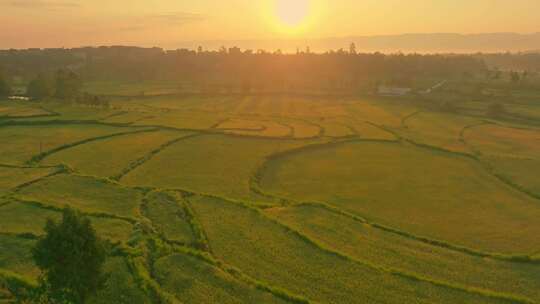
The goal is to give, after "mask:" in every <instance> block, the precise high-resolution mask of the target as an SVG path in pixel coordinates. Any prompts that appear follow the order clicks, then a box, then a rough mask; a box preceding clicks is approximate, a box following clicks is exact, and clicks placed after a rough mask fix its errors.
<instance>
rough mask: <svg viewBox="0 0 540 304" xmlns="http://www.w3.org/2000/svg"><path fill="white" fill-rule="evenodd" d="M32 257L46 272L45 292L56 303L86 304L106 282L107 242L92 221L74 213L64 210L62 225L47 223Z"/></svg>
mask: <svg viewBox="0 0 540 304" xmlns="http://www.w3.org/2000/svg"><path fill="white" fill-rule="evenodd" d="M32 254H33V257H34V260H35V262H36V265H37V266H38V267H39V268H40V269H41V271H42V276H41V287H42V288H41V289H42V290H44V292H43V293H44V294H45V297H46V298H47V299H49V300H50V302H52V303H76V304H80V303H84V301H85V299H86V298H87V297H88V296H89V295H91V294H93V293H95V292H97V290H98V288H99V287H100V286H101V284H102V282H103V275H102V265H103V263H104V262H105V250H104V246H103V242H102V241H101V240H100V239H99V238H98V236H97V235H96V232H95V230H94V228H93V227H92V225H91V223H90V220H88V218H85V217H83V216H82V215H80V214H79V213H78V212H76V211H74V210H73V209H70V208H65V209H64V210H63V213H62V221H61V222H60V223H56V222H54V221H52V220H48V221H47V224H46V225H45V236H44V237H43V238H42V239H41V240H39V241H38V243H37V244H36V247H35V248H34V249H33V252H32ZM43 297H44V296H43V294H42V295H41V298H43Z"/></svg>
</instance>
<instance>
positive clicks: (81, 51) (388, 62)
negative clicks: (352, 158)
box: [0, 44, 487, 92]
mask: <svg viewBox="0 0 540 304" xmlns="http://www.w3.org/2000/svg"><path fill="white" fill-rule="evenodd" d="M0 66H3V67H4V69H6V70H7V71H8V73H9V74H10V75H18V76H19V77H22V78H24V79H26V80H30V79H33V78H36V77H37V76H38V75H40V74H50V73H53V72H54V71H56V70H58V69H66V68H68V69H69V70H71V71H73V72H75V73H77V74H78V75H80V77H81V79H83V80H84V81H134V82H137V81H163V80H170V81H177V82H179V83H183V84H186V85H187V86H193V87H197V88H201V89H202V90H203V91H215V90H218V89H219V90H222V91H225V92H226V91H234V90H236V91H239V90H240V91H276V90H281V91H284V90H286V91H296V90H310V89H324V90H333V91H354V90H358V89H361V88H366V87H369V86H373V85H374V84H376V83H382V82H384V83H389V84H396V85H408V86H410V85H412V84H413V82H414V80H415V78H418V77H425V78H430V77H431V78H433V77H435V78H444V79H447V78H452V77H459V76H460V75H462V74H463V73H470V74H476V73H482V72H485V70H486V69H487V67H486V65H485V64H484V62H483V61H482V60H481V59H479V58H475V57H473V56H468V55H420V54H409V55H405V54H382V53H361V52H358V51H357V47H356V45H354V44H351V46H350V47H349V48H348V49H347V50H344V49H340V50H337V51H329V52H326V53H312V52H311V51H310V50H309V48H306V50H302V51H301V50H298V52H297V53H295V54H285V53H283V52H281V51H279V50H277V51H274V52H268V51H265V50H256V51H254V50H241V49H239V48H237V47H232V48H225V47H222V48H221V49H220V50H217V51H205V50H204V49H203V48H202V47H200V48H198V49H197V50H188V49H179V50H172V51H165V50H163V49H159V48H137V47H98V48H77V49H57V50H36V49H34V50H10V51H3V52H2V51H0Z"/></svg>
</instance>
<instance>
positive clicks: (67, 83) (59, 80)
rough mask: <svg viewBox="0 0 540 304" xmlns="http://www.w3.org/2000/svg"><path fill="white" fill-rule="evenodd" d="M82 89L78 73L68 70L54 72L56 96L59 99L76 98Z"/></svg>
mask: <svg viewBox="0 0 540 304" xmlns="http://www.w3.org/2000/svg"><path fill="white" fill-rule="evenodd" d="M81 90H82V81H81V78H80V77H79V75H77V74H75V73H74V72H73V71H70V70H59V71H58V72H57V73H56V97H58V98H60V99H73V98H76V97H77V96H78V95H79V94H80V93H81Z"/></svg>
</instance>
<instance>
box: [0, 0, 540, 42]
mask: <svg viewBox="0 0 540 304" xmlns="http://www.w3.org/2000/svg"><path fill="white" fill-rule="evenodd" d="M539 12H540V1H538V0H513V1H509V0H473V1H471V0H408V1H399V0H333V1H330V0H259V1H255V0H227V1H215V0H197V1H179V0H129V1H123V0H0V29H1V31H0V48H11V47H13V48H24V47H61V46H65V47H73V46H82V45H101V44H107V45H110V44H131V45H144V46H150V45H152V46H153V45H156V46H163V45H174V43H175V42H181V41H190V40H197V41H199V40H241V39H269V38H324V37H343V36H354V35H378V34H400V33H432V32H453V33H482V32H538V31H540V26H539V25H540V23H539V21H538V14H539Z"/></svg>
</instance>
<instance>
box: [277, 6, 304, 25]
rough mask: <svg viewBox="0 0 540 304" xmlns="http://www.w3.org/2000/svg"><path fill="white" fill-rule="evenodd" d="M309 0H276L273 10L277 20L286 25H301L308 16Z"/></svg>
mask: <svg viewBox="0 0 540 304" xmlns="http://www.w3.org/2000/svg"><path fill="white" fill-rule="evenodd" d="M309 9H310V1H309V0H276V3H275V12H276V16H277V17H278V18H279V21H280V22H281V23H282V24H283V25H284V26H287V27H291V28H294V27H298V26H301V25H302V23H303V22H304V21H306V19H307V18H308V16H309Z"/></svg>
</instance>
